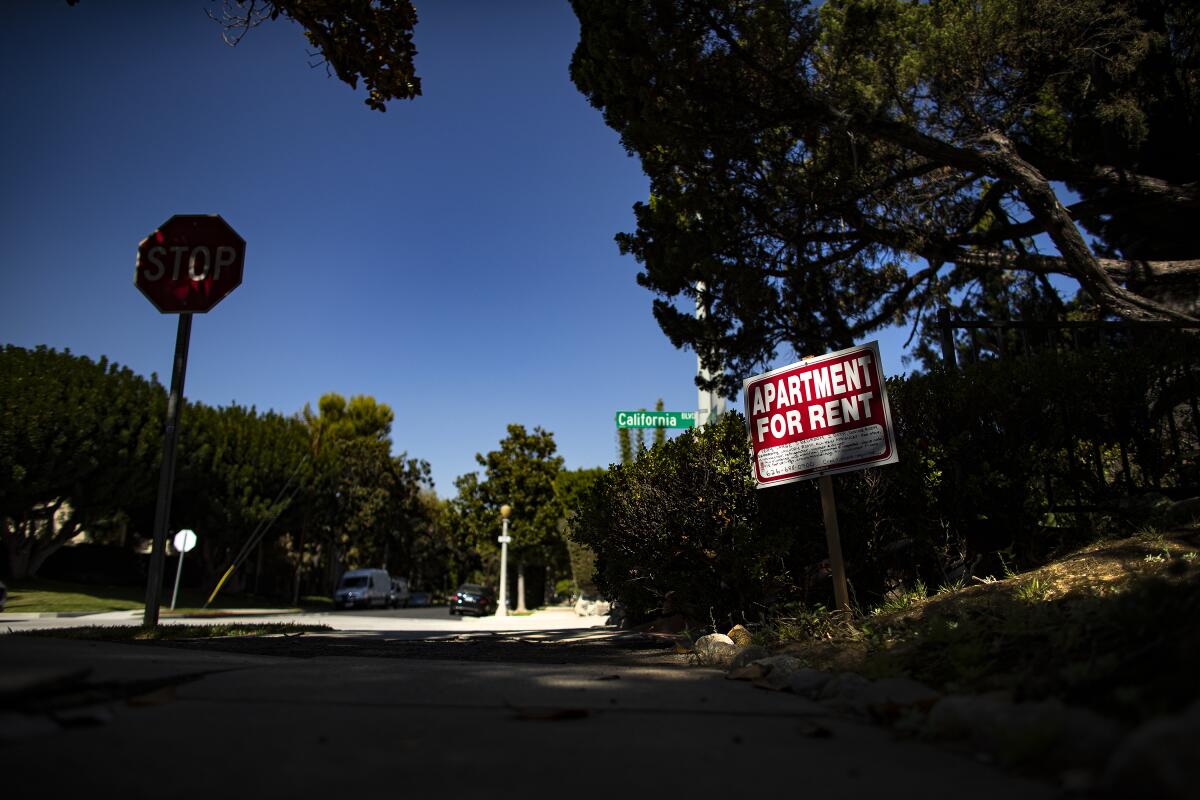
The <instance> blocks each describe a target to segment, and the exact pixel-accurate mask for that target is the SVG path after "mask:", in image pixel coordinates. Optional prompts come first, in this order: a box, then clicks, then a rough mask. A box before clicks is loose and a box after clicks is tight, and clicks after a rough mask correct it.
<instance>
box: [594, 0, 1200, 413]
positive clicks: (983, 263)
mask: <svg viewBox="0 0 1200 800" xmlns="http://www.w3.org/2000/svg"><path fill="white" fill-rule="evenodd" d="M573 6H574V9H575V13H576V15H577V16H578V17H579V20H580V25H581V35H580V42H579V46H578V48H577V49H576V51H575V55H574V59H573V61H572V65H571V75H572V78H573V80H574V81H575V84H576V86H578V87H579V89H580V90H581V91H582V92H583V93H584V94H585V95H586V96H587V97H588V99H589V100H590V101H591V102H592V104H593V105H595V106H596V107H597V108H599V109H601V110H602V111H603V112H604V117H605V121H606V122H607V123H608V124H609V125H610V126H611V127H612V128H614V129H615V130H616V131H618V132H619V133H620V135H621V137H622V142H623V143H624V145H625V147H626V148H627V149H628V150H629V151H630V152H631V153H633V154H636V155H638V156H639V157H640V159H641V162H642V167H643V169H644V170H645V172H646V174H647V175H648V176H649V177H650V182H651V192H652V194H651V198H650V200H649V202H647V203H639V204H638V205H637V206H636V207H635V214H636V218H637V230H636V231H635V232H633V233H627V234H622V235H621V236H619V237H618V240H619V242H620V246H621V248H622V250H623V251H624V252H627V253H630V254H632V255H634V256H635V257H636V258H637V259H638V261H639V262H641V263H642V265H643V267H644V271H643V272H642V273H641V274H640V275H639V277H638V280H639V283H641V284H642V285H643V286H645V287H647V288H648V289H650V290H651V291H653V292H655V293H656V294H657V295H659V297H658V299H656V300H655V304H654V313H655V317H656V319H657V320H658V322H659V325H660V326H661V327H662V329H663V330H664V332H665V333H666V334H667V335H668V337H669V338H670V339H671V341H672V342H673V343H674V344H675V345H676V346H685V345H686V346H689V347H692V348H693V349H695V350H696V352H698V353H699V354H700V355H701V357H702V358H703V359H704V362H705V364H709V365H712V367H713V368H714V371H715V372H717V373H722V371H721V370H717V369H715V368H716V367H718V366H720V365H724V366H725V367H726V369H724V370H723V377H722V374H718V377H717V378H715V379H714V380H713V381H712V383H713V384H721V387H722V389H723V390H724V391H725V392H726V393H728V394H734V393H736V391H737V389H738V387H739V381H740V378H741V377H742V376H744V375H745V374H747V373H749V372H751V371H753V370H754V369H756V368H758V367H760V366H761V365H762V364H763V363H765V362H769V361H770V360H771V359H772V358H774V356H775V354H776V352H777V351H778V349H779V348H780V347H781V346H783V345H789V346H790V347H791V348H792V349H793V350H794V351H795V352H796V353H811V352H820V351H821V350H822V349H825V348H829V347H833V346H844V345H848V344H850V343H852V342H854V341H856V340H859V339H861V338H863V337H864V336H866V335H867V334H869V333H871V332H873V331H876V330H878V329H880V328H881V327H884V326H886V325H889V324H893V323H898V322H917V321H919V320H920V319H921V318H922V317H923V316H925V315H928V314H930V313H931V312H932V310H934V309H935V308H936V307H938V306H940V305H943V304H947V303H948V302H950V299H951V298H952V297H958V296H960V295H961V293H964V292H965V293H967V294H971V293H975V296H976V297H978V296H979V294H980V293H981V292H996V291H999V290H1003V289H1005V288H1006V287H1011V286H1013V285H1014V284H1016V287H1015V288H1016V289H1017V290H1019V291H1020V292H1023V293H1024V294H1025V295H1026V296H1028V297H1030V298H1031V299H1032V300H1034V301H1036V302H1037V303H1050V304H1053V303H1054V301H1055V298H1054V292H1053V290H1052V289H1051V288H1050V287H1049V285H1048V284H1047V283H1046V282H1045V278H1046V276H1047V275H1049V274H1053V273H1059V274H1064V275H1068V276H1070V277H1072V278H1074V279H1076V280H1077V281H1078V282H1079V284H1080V286H1081V287H1082V291H1083V293H1084V296H1085V297H1086V298H1087V299H1088V300H1089V301H1090V302H1091V303H1093V304H1094V305H1095V306H1096V308H1097V310H1098V311H1099V312H1100V313H1104V314H1118V315H1120V316H1122V317H1126V318H1128V319H1131V320H1194V319H1196V317H1197V315H1198V314H1200V305H1198V304H1200V258H1198V256H1200V248H1198V247H1197V245H1196V240H1195V237H1194V236H1192V235H1191V231H1193V230H1195V228H1196V227H1197V224H1198V223H1200V151H1198V150H1197V149H1196V147H1195V146H1194V143H1195V140H1196V136H1197V133H1200V123H1198V120H1200V88H1198V87H1200V11H1198V10H1197V8H1196V7H1195V4H1188V3H1180V2H1163V1H1158V2H1155V1H1153V0H1152V1H1151V2H1143V1H1142V0H982V2H975V1H974V0H970V1H968V0H946V1H945V2H935V3H914V2H906V1H905V0H829V1H828V2H824V3H808V2H803V0H764V2H755V3H745V2H740V1H739V0H631V1H630V2H623V3H596V2H588V0H573ZM1082 21H1086V24H1081V23H1082ZM1064 186H1065V187H1068V188H1069V189H1070V190H1071V191H1073V192H1075V193H1076V194H1077V195H1078V196H1079V197H1080V199H1079V201H1078V202H1074V203H1072V202H1071V198H1070V197H1069V196H1068V195H1067V194H1066V192H1065V191H1064V188H1063V187H1064ZM1038 236H1044V237H1045V238H1047V239H1048V240H1049V241H1050V242H1051V243H1052V245H1053V251H1052V252H1050V253H1044V252H1039V251H1038V247H1037V241H1035V238H1034V237H1038ZM1089 236H1090V237H1092V239H1093V240H1094V242H1095V247H1094V249H1093V247H1091V246H1089V243H1088V242H1089ZM996 277H1000V278H1001V280H999V281H997V280H995V278H996ZM697 285H702V286H703V287H705V288H704V290H703V296H701V297H699V298H697V289H696V287H697ZM680 298H686V302H685V303H683V304H680V303H679V302H678V300H679V299H680ZM697 299H699V300H700V301H701V302H703V303H704V304H705V306H706V307H707V308H708V309H709V313H708V314H707V315H706V316H704V317H703V318H701V319H697V318H696V317H695V316H694V315H693V314H692V313H691V312H690V309H691V308H692V307H693V306H694V305H695V301H696V300H697Z"/></svg>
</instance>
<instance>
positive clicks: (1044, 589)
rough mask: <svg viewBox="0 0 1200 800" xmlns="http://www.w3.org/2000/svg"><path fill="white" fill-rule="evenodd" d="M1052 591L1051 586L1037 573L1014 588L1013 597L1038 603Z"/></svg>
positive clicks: (1025, 601) (1026, 601)
mask: <svg viewBox="0 0 1200 800" xmlns="http://www.w3.org/2000/svg"><path fill="white" fill-rule="evenodd" d="M1049 593H1050V587H1049V586H1047V585H1046V584H1045V583H1043V582H1042V579H1041V578H1039V577H1037V576H1036V575H1035V576H1033V577H1032V578H1030V579H1029V580H1027V581H1025V582H1024V583H1022V584H1020V585H1018V586H1017V588H1016V589H1014V590H1013V597H1015V598H1017V599H1018V600H1020V601H1021V602H1024V603H1036V602H1039V601H1041V600H1045V599H1046V595H1048V594H1049Z"/></svg>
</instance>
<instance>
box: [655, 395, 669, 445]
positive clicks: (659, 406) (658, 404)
mask: <svg viewBox="0 0 1200 800" xmlns="http://www.w3.org/2000/svg"><path fill="white" fill-rule="evenodd" d="M663 408H664V406H663V401H662V398H661V397H660V398H658V400H656V401H655V403H654V410H655V411H662V410H663ZM665 441H667V429H666V428H664V427H662V426H661V425H660V426H658V427H657V428H655V429H654V445H653V446H654V447H658V446H659V445H660V444H662V443H663V442H665Z"/></svg>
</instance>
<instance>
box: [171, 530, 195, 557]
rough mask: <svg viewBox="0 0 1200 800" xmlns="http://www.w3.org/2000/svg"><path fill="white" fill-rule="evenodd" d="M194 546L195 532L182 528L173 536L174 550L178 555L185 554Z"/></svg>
mask: <svg viewBox="0 0 1200 800" xmlns="http://www.w3.org/2000/svg"><path fill="white" fill-rule="evenodd" d="M195 546H196V532H195V531H191V530H188V529H187V528H184V529H183V530H181V531H180V532H179V533H177V534H175V550H176V552H179V553H186V552H187V551H189V550H191V549H192V548H193V547H195Z"/></svg>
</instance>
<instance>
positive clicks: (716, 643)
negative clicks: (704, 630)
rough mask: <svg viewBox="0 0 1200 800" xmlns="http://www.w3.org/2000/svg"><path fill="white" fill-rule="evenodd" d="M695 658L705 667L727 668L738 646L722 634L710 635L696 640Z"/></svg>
mask: <svg viewBox="0 0 1200 800" xmlns="http://www.w3.org/2000/svg"><path fill="white" fill-rule="evenodd" d="M695 652H696V658H697V660H699V662H700V663H701V664H703V665H704V666H707V667H721V668H722V669H724V668H726V667H728V666H729V664H730V662H732V661H733V658H734V656H736V655H737V653H738V646H737V645H736V644H734V643H733V639H730V638H729V637H728V636H726V635H725V634H723V633H710V634H708V635H707V636H701V637H700V638H699V639H697V640H696V645H695Z"/></svg>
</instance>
